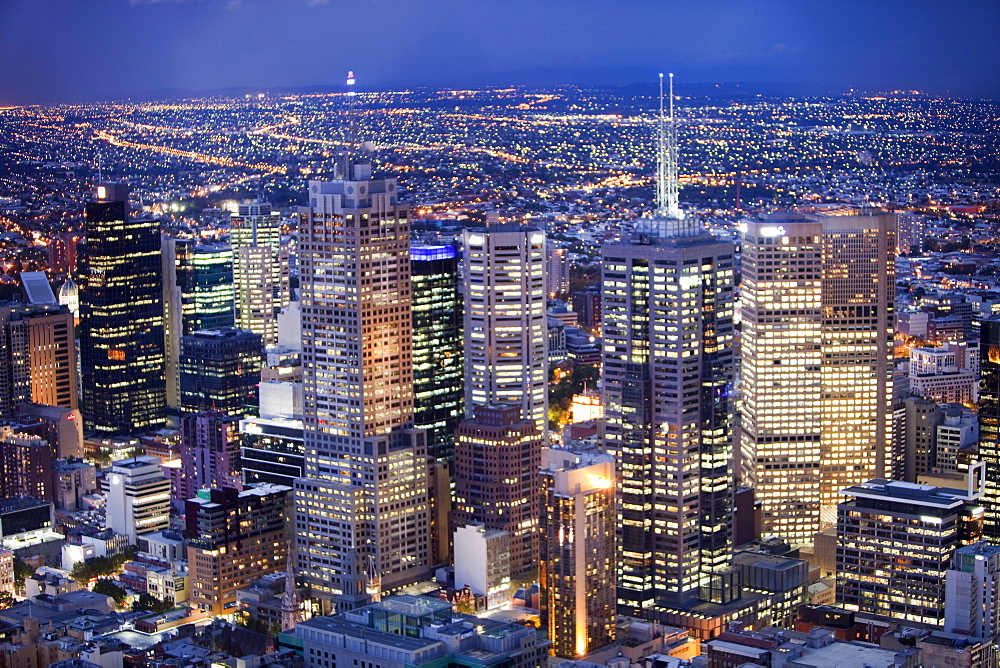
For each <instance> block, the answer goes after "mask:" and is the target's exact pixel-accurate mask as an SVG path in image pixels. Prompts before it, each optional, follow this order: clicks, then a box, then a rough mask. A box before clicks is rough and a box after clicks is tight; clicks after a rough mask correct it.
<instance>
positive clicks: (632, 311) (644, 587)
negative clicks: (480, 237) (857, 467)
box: [601, 96, 734, 614]
mask: <svg viewBox="0 0 1000 668" xmlns="http://www.w3.org/2000/svg"><path fill="white" fill-rule="evenodd" d="M671 97H672V96H671ZM672 118H673V110H672V100H671V119H672ZM665 120H666V119H665V118H664V117H663V114H662V105H661V118H660V137H659V145H660V156H661V157H660V167H659V170H658V178H657V186H658V187H657V210H656V212H655V214H654V215H653V216H652V217H651V218H644V219H641V220H640V221H639V222H637V224H636V226H635V231H634V234H633V236H632V238H631V239H628V240H626V241H623V242H621V243H612V244H607V245H605V246H604V247H603V249H602V252H601V255H602V265H603V291H604V293H603V309H604V313H603V333H604V382H603V400H604V407H605V414H606V419H607V427H606V437H605V445H606V449H607V450H608V451H609V452H611V453H613V454H614V455H615V457H616V459H617V465H618V474H619V476H620V478H619V504H620V505H619V513H620V517H619V548H618V549H619V551H620V555H621V562H620V564H619V582H618V603H619V607H620V609H622V610H626V611H628V612H629V613H632V614H647V613H650V612H651V611H652V610H653V609H656V608H660V609H663V608H674V609H676V608H677V607H682V606H685V605H687V604H689V603H691V602H692V601H694V600H696V599H697V597H698V595H699V591H700V587H701V586H702V585H704V584H706V583H707V581H708V580H709V579H710V578H711V575H712V574H713V573H715V572H717V571H720V570H722V569H724V568H725V567H726V566H727V561H728V558H729V553H730V550H731V540H732V539H731V531H732V526H731V525H732V493H733V490H732V482H731V478H732V469H731V466H730V459H731V455H732V448H731V438H732V436H731V425H730V422H731V420H730V418H731V411H732V408H731V403H730V402H731V394H732V387H733V350H732V346H733V299H734V295H733V280H734V279H733V255H734V247H733V244H732V243H731V242H728V241H720V240H717V239H716V238H715V237H713V236H711V235H710V234H708V233H707V232H703V231H702V226H701V223H700V222H699V221H697V220H695V219H691V218H685V216H684V213H683V212H682V211H681V209H680V206H679V203H678V193H677V177H676V170H677V164H676V161H677V153H676V137H675V129H674V126H673V123H672V122H671V124H670V126H669V127H668V126H667V125H666V122H665Z"/></svg>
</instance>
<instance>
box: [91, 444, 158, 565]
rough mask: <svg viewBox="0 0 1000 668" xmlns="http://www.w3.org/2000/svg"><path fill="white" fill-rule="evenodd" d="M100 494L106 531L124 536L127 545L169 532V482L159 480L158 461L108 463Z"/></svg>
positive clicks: (138, 458)
mask: <svg viewBox="0 0 1000 668" xmlns="http://www.w3.org/2000/svg"><path fill="white" fill-rule="evenodd" d="M101 490H102V491H103V492H104V494H105V497H106V499H107V501H106V505H105V508H106V511H107V525H108V528H109V529H111V530H112V531H114V532H115V533H117V534H120V535H122V536H128V540H129V544H130V545H135V543H136V539H137V538H138V536H141V535H144V534H147V533H153V532H154V531H162V530H164V529H169V528H170V481H169V480H167V479H166V478H164V477H163V472H162V471H161V470H160V460H159V458H157V457H150V456H142V457H133V458H131V459H123V460H121V461H117V462H112V464H111V472H110V473H108V475H107V476H106V477H105V478H104V480H103V481H102V482H101Z"/></svg>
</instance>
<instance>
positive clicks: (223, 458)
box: [178, 411, 243, 499]
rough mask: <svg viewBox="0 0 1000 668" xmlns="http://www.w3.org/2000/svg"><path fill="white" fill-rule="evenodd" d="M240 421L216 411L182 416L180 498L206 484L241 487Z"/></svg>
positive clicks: (190, 496) (210, 485)
mask: <svg viewBox="0 0 1000 668" xmlns="http://www.w3.org/2000/svg"><path fill="white" fill-rule="evenodd" d="M239 423H240V418H239V417H238V416H235V415H226V414H224V413H220V412H218V411H205V412H203V413H191V414H188V415H185V416H183V417H182V418H181V481H180V482H181V484H180V486H179V487H180V489H179V490H178V494H179V496H180V498H181V499H190V498H192V497H194V495H195V494H197V493H198V490H200V489H205V488H208V487H215V488H218V489H221V488H223V487H231V488H233V489H236V490H240V489H243V483H242V481H241V480H240V433H239Z"/></svg>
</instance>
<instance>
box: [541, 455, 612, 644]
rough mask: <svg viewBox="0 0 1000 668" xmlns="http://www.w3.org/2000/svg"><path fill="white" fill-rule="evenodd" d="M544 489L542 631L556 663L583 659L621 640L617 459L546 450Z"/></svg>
mask: <svg viewBox="0 0 1000 668" xmlns="http://www.w3.org/2000/svg"><path fill="white" fill-rule="evenodd" d="M541 487H542V489H541V495H542V506H543V507H542V513H541V527H540V528H541V531H540V534H541V536H540V539H539V543H540V550H539V557H540V558H539V571H540V572H539V577H540V580H539V582H540V594H541V617H542V624H543V626H544V628H546V629H547V631H548V635H549V638H551V639H552V652H553V653H554V654H555V655H556V656H565V657H571V658H577V657H581V656H583V655H585V654H589V653H590V652H592V651H594V650H595V649H598V648H600V647H603V646H604V645H608V644H610V643H612V642H614V637H615V626H616V624H615V621H616V616H617V611H618V605H617V604H618V601H617V598H616V596H615V590H616V584H617V580H616V573H615V571H616V569H615V563H616V561H617V553H616V550H615V545H616V541H615V534H616V526H615V525H616V522H617V513H616V509H615V461H614V458H613V457H611V456H610V455H605V454H598V453H593V452H579V453H578V452H572V451H569V450H555V449H549V448H546V449H545V450H543V451H542V481H541Z"/></svg>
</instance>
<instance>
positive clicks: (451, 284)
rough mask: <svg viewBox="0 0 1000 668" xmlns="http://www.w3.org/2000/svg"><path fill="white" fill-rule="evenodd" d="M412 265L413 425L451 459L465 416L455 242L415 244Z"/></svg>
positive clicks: (432, 451) (440, 456) (430, 449)
mask: <svg viewBox="0 0 1000 668" xmlns="http://www.w3.org/2000/svg"><path fill="white" fill-rule="evenodd" d="M410 266H411V269H412V273H411V279H410V282H411V285H412V290H413V425H414V426H415V427H417V428H418V429H426V430H427V454H428V455H429V456H430V457H432V458H434V459H437V460H439V461H447V462H450V461H451V458H452V453H453V452H454V449H455V427H457V426H458V423H459V422H460V421H461V420H462V417H463V416H464V415H465V407H464V403H465V383H464V382H463V380H464V376H463V374H464V370H465V368H464V357H463V354H462V303H461V300H460V298H459V294H458V254H457V252H456V251H455V248H454V247H453V246H412V247H411V248H410Z"/></svg>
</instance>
